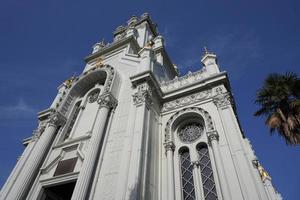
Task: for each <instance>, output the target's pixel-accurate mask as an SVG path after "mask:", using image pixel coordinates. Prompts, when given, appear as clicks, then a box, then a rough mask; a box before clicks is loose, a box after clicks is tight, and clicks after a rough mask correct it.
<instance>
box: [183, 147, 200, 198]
mask: <svg viewBox="0 0 300 200" xmlns="http://www.w3.org/2000/svg"><path fill="white" fill-rule="evenodd" d="M179 155H180V168H181V184H182V193H183V199H184V200H193V199H196V195H195V186H194V179H193V166H192V164H191V158H190V152H189V150H188V149H187V148H184V149H182V150H181V151H180V153H179Z"/></svg>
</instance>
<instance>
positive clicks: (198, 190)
mask: <svg viewBox="0 0 300 200" xmlns="http://www.w3.org/2000/svg"><path fill="white" fill-rule="evenodd" d="M192 165H193V177H194V179H195V194H196V198H197V199H198V200H201V199H202V197H203V196H204V195H203V194H202V190H201V186H202V184H201V179H200V173H199V170H198V168H199V165H200V162H199V161H193V162H192Z"/></svg>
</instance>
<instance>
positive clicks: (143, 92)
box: [132, 83, 152, 105]
mask: <svg viewBox="0 0 300 200" xmlns="http://www.w3.org/2000/svg"><path fill="white" fill-rule="evenodd" d="M137 89H138V91H137V92H136V93H135V94H133V95H132V97H133V102H134V104H135V105H140V104H142V103H146V104H148V105H151V103H152V90H151V88H150V86H149V85H148V83H142V84H140V85H138V86H137Z"/></svg>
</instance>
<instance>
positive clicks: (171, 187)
mask: <svg viewBox="0 0 300 200" xmlns="http://www.w3.org/2000/svg"><path fill="white" fill-rule="evenodd" d="M164 146H165V149H166V154H167V162H168V163H167V170H168V200H174V199H175V183H174V161H173V159H174V158H173V157H174V149H175V145H174V143H173V142H166V143H165V144H164Z"/></svg>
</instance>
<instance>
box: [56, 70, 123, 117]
mask: <svg viewBox="0 0 300 200" xmlns="http://www.w3.org/2000/svg"><path fill="white" fill-rule="evenodd" d="M115 74H116V73H115V70H114V68H113V67H111V66H110V65H104V66H102V67H94V68H91V69H90V70H88V71H86V72H84V73H83V74H81V75H80V76H78V77H76V78H75V79H74V80H73V82H72V85H71V87H70V88H68V89H67V92H66V95H65V98H64V102H63V104H62V105H61V107H60V109H59V110H60V111H61V113H62V114H66V113H67V112H68V111H69V107H70V106H71V105H72V103H73V101H74V100H75V99H76V98H78V97H82V96H84V95H85V94H86V93H87V92H88V91H89V90H90V89H91V88H93V87H94V86H95V85H96V84H100V85H103V90H102V91H101V94H105V93H112V90H113V87H114V86H113V85H114V82H115ZM117 82H119V81H117ZM112 95H116V94H112Z"/></svg>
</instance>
